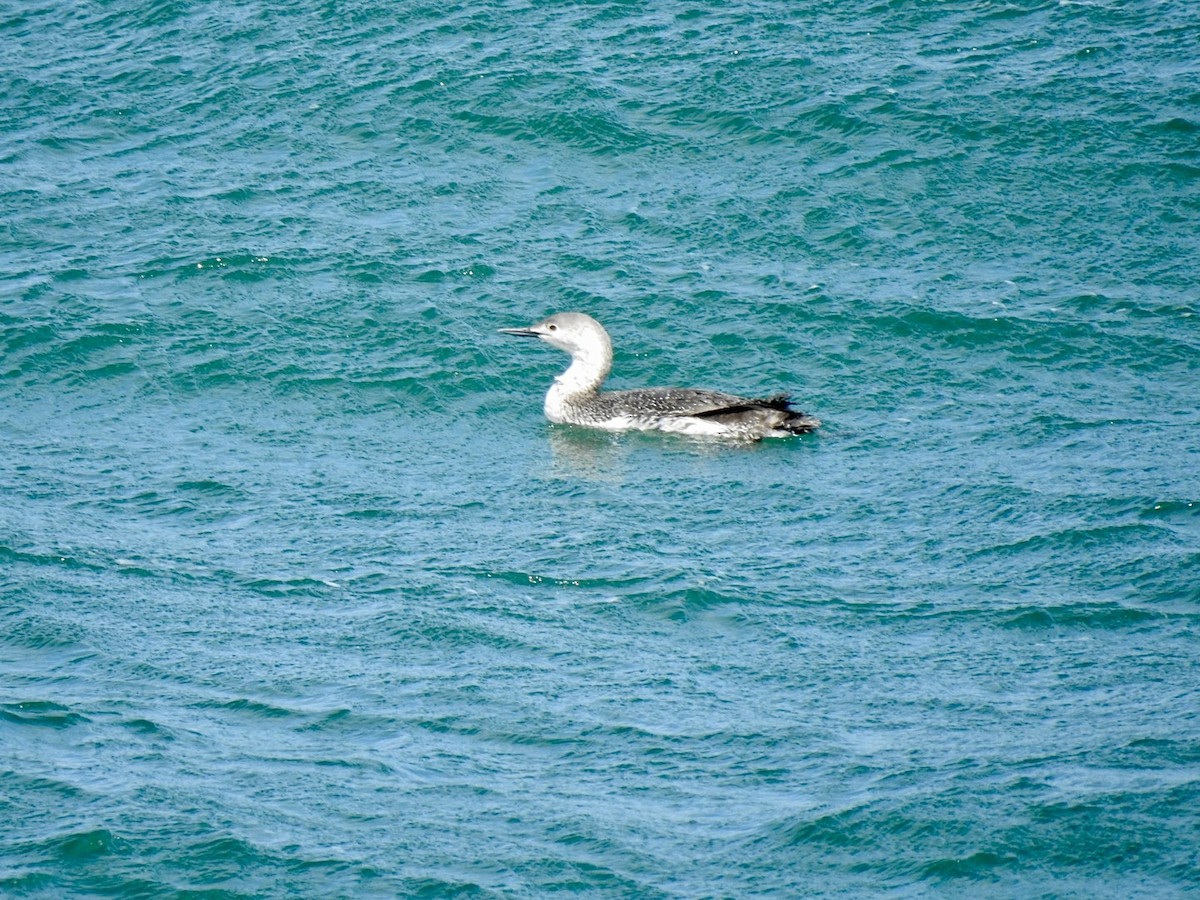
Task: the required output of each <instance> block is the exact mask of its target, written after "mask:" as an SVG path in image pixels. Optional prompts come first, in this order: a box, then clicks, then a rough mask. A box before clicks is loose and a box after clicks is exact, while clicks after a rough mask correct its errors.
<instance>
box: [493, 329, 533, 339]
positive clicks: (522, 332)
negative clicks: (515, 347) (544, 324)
mask: <svg viewBox="0 0 1200 900" xmlns="http://www.w3.org/2000/svg"><path fill="white" fill-rule="evenodd" d="M499 331H500V333H501V334H515V335H517V336H518V337H533V338H535V337H541V335H540V334H538V333H537V332H536V331H534V330H533V329H532V328H501V329H499Z"/></svg>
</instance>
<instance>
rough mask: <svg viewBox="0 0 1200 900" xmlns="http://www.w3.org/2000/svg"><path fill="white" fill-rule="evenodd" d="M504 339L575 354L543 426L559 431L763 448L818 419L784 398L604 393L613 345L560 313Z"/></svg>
mask: <svg viewBox="0 0 1200 900" xmlns="http://www.w3.org/2000/svg"><path fill="white" fill-rule="evenodd" d="M500 332H501V333H502V334H515V335H519V336H520V337H533V338H540V339H541V340H543V341H545V342H546V343H547V344H549V345H550V346H552V347H557V348H558V349H560V350H565V351H567V352H568V353H570V354H571V365H570V366H569V367H568V368H567V370H566V371H565V372H563V374H561V375H559V376H558V377H557V378H556V379H554V384H553V385H551V386H550V391H549V393H547V394H546V404H545V410H546V418H547V419H549V420H550V421H551V422H554V423H556V424H569V425H583V426H587V427H590V428H603V429H606V430H608V431H631V430H637V431H670V432H676V433H679V434H690V435H700V436H709V437H721V438H731V439H734V440H741V441H758V440H761V439H762V438H766V437H788V436H790V435H794V434H805V433H806V432H809V431H812V430H813V429H814V428H816V427H817V426H818V425H820V424H821V421H820V419H816V418H814V417H812V416H810V415H807V414H805V413H802V412H798V411H796V410H794V409H793V408H792V405H791V401H790V400H789V398H788V396H787V395H786V394H778V395H775V396H772V397H766V398H761V399H750V398H747V397H737V396H735V395H733V394H723V393H720V392H718V391H705V390H697V389H695V388H673V387H672V388H642V389H640V390H632V391H601V390H600V386H601V385H602V384H603V383H604V379H605V378H606V377H608V373H609V372H610V371H611V369H612V340H611V339H610V338H609V336H608V332H607V331H605V330H604V326H602V325H601V324H600V323H599V322H597V321H596V320H595V319H593V318H592V317H591V316H589V315H587V314H586V313H580V312H566V313H557V314H556V315H553V316H550V318H548V319H543V320H542V321H540V322H537V323H535V324H533V325H530V326H529V327H528V328H501V329H500Z"/></svg>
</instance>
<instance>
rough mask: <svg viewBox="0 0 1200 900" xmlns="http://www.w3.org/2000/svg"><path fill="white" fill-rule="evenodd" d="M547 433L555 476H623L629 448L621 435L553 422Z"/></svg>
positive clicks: (596, 478) (607, 478) (605, 478)
mask: <svg viewBox="0 0 1200 900" xmlns="http://www.w3.org/2000/svg"><path fill="white" fill-rule="evenodd" d="M546 435H547V437H548V438H549V441H550V455H551V457H552V458H553V460H554V462H553V465H552V467H551V470H550V475H551V477H552V478H587V479H589V480H593V481H619V480H620V478H621V473H622V471H623V469H624V466H623V461H624V459H625V457H626V456H627V455H628V452H629V450H628V447H627V446H625V445H624V443H623V442H622V441H621V437H622V435H620V434H616V433H614V432H611V431H600V430H598V429H595V428H578V427H576V426H574V425H550V426H548V427H547V428H546Z"/></svg>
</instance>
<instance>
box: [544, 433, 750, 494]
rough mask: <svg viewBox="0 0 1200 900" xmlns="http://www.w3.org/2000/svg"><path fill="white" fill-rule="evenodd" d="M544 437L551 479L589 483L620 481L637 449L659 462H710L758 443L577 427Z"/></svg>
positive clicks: (744, 450) (745, 449) (748, 449)
mask: <svg viewBox="0 0 1200 900" xmlns="http://www.w3.org/2000/svg"><path fill="white" fill-rule="evenodd" d="M546 435H547V438H548V439H549V443H550V455H551V458H552V459H553V463H552V465H551V469H550V473H549V475H550V477H551V478H586V479H588V480H590V481H623V480H624V478H625V475H626V470H627V468H628V462H629V460H630V458H631V457H632V456H633V455H634V454H636V453H637V452H638V450H652V451H653V452H654V454H655V456H656V457H658V458H659V459H661V455H662V454H663V453H666V454H668V455H669V456H671V457H675V458H679V457H687V458H688V459H691V460H711V459H713V458H714V457H719V456H721V455H723V454H727V453H735V452H746V451H753V450H756V449H759V448H761V446H762V444H761V443H758V442H756V443H748V442H732V443H731V442H730V441H727V440H716V439H711V438H709V439H705V438H700V437H692V436H687V435H677V434H662V433H658V432H644V431H604V430H603V429H599V428H581V427H579V426H576V425H549V426H547V428H546Z"/></svg>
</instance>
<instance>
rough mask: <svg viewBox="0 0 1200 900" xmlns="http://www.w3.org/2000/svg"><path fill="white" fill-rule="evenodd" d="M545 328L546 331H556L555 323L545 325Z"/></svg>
mask: <svg viewBox="0 0 1200 900" xmlns="http://www.w3.org/2000/svg"><path fill="white" fill-rule="evenodd" d="M546 330H547V331H558V326H557V325H547V326H546Z"/></svg>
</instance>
